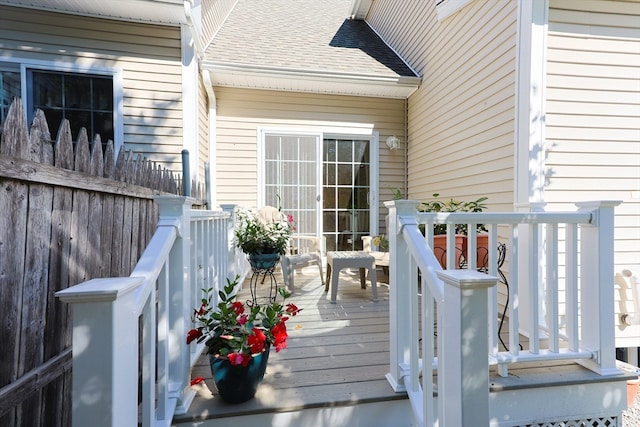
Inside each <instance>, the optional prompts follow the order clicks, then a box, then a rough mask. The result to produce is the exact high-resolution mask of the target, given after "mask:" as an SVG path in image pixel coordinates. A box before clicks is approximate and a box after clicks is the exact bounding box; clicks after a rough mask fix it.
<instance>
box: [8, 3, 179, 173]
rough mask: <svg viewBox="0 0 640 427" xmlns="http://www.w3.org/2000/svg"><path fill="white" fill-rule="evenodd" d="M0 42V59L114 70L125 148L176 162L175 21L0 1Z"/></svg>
mask: <svg viewBox="0 0 640 427" xmlns="http://www.w3.org/2000/svg"><path fill="white" fill-rule="evenodd" d="M0 48H1V50H0V61H7V60H10V61H20V62H23V63H24V62H30V61H38V62H39V63H41V64H42V62H41V61H46V62H50V63H51V64H52V65H53V64H55V65H68V66H81V67H85V68H86V69H87V70H88V71H87V72H90V70H91V67H102V68H112V69H119V70H121V72H122V85H123V87H122V94H123V100H122V110H121V111H122V114H123V118H122V120H123V124H124V148H125V149H126V150H133V151H134V152H136V153H139V154H141V155H142V156H144V157H146V158H148V159H150V160H154V161H156V162H159V163H160V164H162V165H163V166H165V167H168V168H170V169H172V170H176V171H179V170H180V169H181V167H180V151H181V149H182V145H183V141H182V102H181V99H182V82H181V79H182V74H181V73H182V69H181V59H180V29H179V28H178V27H165V26H157V25H148V24H136V23H128V22H121V21H110V20H103V19H95V18H87V17H81V16H76V15H65V14H58V13H50V12H44V11H38V10H27V9H20V8H13V7H5V6H0ZM116 112H117V110H116ZM116 138H117V137H116Z"/></svg>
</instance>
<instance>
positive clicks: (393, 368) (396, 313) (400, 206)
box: [385, 200, 418, 392]
mask: <svg viewBox="0 0 640 427" xmlns="http://www.w3.org/2000/svg"><path fill="white" fill-rule="evenodd" d="M417 205H418V202H417V201H415V200H394V201H389V202H385V206H386V207H387V208H388V209H389V230H387V233H388V235H389V352H390V354H389V372H388V373H387V375H386V378H387V381H388V382H389V384H390V385H391V387H392V388H393V390H394V391H396V392H404V391H406V387H405V385H404V381H403V379H402V376H403V375H402V369H401V366H408V365H409V362H410V355H409V350H410V348H411V334H410V328H408V327H407V325H409V324H410V322H415V321H417V319H412V318H411V311H410V310H408V309H407V307H409V306H410V304H411V299H412V298H417V297H418V295H417V288H416V286H417V284H414V286H412V285H411V281H410V276H411V275H410V274H409V273H410V271H409V269H410V265H411V263H410V261H409V258H410V257H409V249H408V247H407V243H406V242H405V241H404V239H402V238H398V236H400V234H401V231H402V223H401V217H403V216H404V217H407V216H411V217H414V218H415V215H416V206H417ZM414 220H415V219H414Z"/></svg>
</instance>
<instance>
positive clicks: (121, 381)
mask: <svg viewBox="0 0 640 427" xmlns="http://www.w3.org/2000/svg"><path fill="white" fill-rule="evenodd" d="M155 200H156V202H157V203H158V205H159V207H160V218H159V222H158V226H157V229H156V232H155V234H154V235H153V237H152V239H151V241H150V243H149V245H148V246H147V248H146V250H145V251H144V253H143V254H142V256H141V258H140V260H139V261H138V263H137V264H136V266H135V268H134V270H133V272H132V273H131V275H130V276H129V277H114V278H104V279H92V280H89V281H87V282H84V283H81V284H79V285H76V286H73V287H71V288H68V289H65V290H63V291H60V292H58V293H56V295H57V296H58V297H59V298H60V299H61V300H62V301H64V302H66V303H70V304H72V309H73V386H72V387H73V392H72V396H73V415H72V417H73V425H74V426H87V425H92V424H94V423H95V422H96V420H100V424H101V425H109V426H114V427H115V426H134V425H142V426H145V427H146V426H169V425H171V421H172V418H173V415H174V414H176V413H181V412H185V411H186V410H187V409H188V407H189V405H190V404H191V401H192V399H193V397H194V393H193V392H192V391H191V390H190V387H189V379H190V374H191V367H192V366H193V364H194V363H195V361H196V359H197V358H198V356H199V355H200V353H201V352H202V350H203V344H200V345H196V344H195V343H194V344H191V345H187V344H186V333H187V331H188V329H189V328H190V327H191V325H190V322H189V319H190V315H191V312H192V310H193V308H194V307H196V306H198V305H199V303H200V298H201V295H202V291H201V289H202V288H214V289H222V287H223V286H224V285H225V284H226V280H227V279H228V278H233V277H235V276H236V275H237V274H240V275H244V274H246V270H245V271H241V270H240V268H242V266H238V265H236V264H234V260H235V258H236V256H235V251H236V249H235V248H234V247H233V244H232V231H233V218H232V214H231V213H230V212H225V211H202V210H192V209H190V206H191V204H192V203H193V201H194V200H193V199H190V198H186V197H179V196H159V197H157V198H156V199H155ZM231 210H232V208H231ZM214 294H216V295H217V292H214ZM139 366H140V367H141V368H142V370H141V372H139V369H138V367H139ZM139 384H140V387H141V389H140V388H139ZM138 395H140V396H141V397H142V401H141V402H139V401H138Z"/></svg>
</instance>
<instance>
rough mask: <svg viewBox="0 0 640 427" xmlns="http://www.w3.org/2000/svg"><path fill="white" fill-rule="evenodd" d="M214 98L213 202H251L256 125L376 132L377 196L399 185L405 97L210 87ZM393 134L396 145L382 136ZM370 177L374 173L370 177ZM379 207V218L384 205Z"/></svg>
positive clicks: (401, 182)
mask: <svg viewBox="0 0 640 427" xmlns="http://www.w3.org/2000/svg"><path fill="white" fill-rule="evenodd" d="M214 90H215V92H216V99H217V112H218V114H217V135H216V141H217V142H216V146H217V151H216V157H217V162H216V181H217V202H218V203H237V204H240V205H243V206H248V207H251V206H255V205H256V204H257V151H256V150H257V147H256V141H257V137H258V136H257V129H258V128H270V129H281V130H290V131H296V132H329V133H331V134H332V135H337V134H340V133H345V134H353V133H354V132H357V133H359V134H363V135H371V134H372V132H374V131H378V132H379V133H380V149H379V154H380V170H379V171H380V172H379V183H380V184H379V185H380V197H379V200H380V202H383V201H386V200H390V199H391V198H392V190H391V188H392V187H401V188H402V187H403V185H404V174H405V169H404V161H405V152H404V148H405V147H406V143H405V137H404V126H405V123H404V115H405V101H404V100H399V99H381V98H365V97H347V96H332V95H315V94H308V93H304V94H303V93H293V92H275V91H262V90H247V89H232V88H225V87H216V88H214ZM389 135H396V136H398V137H399V138H400V140H401V147H400V149H399V150H393V151H391V150H389V149H388V148H387V147H386V145H385V144H384V141H385V140H386V138H387V136H389ZM373 179H375V177H373ZM381 209H384V211H382V210H381V218H384V215H386V208H381Z"/></svg>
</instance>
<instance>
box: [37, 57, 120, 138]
mask: <svg viewBox="0 0 640 427" xmlns="http://www.w3.org/2000/svg"><path fill="white" fill-rule="evenodd" d="M30 76H31V96H30V99H31V105H29V109H30V111H31V112H32V114H33V112H34V111H35V110H36V109H38V108H39V109H41V110H42V111H44V114H45V116H46V117H47V123H48V124H49V131H50V132H51V137H52V138H54V139H55V138H56V136H57V134H58V129H59V127H60V123H61V121H62V119H63V118H65V119H67V120H69V125H70V126H71V135H72V137H73V139H74V140H75V139H76V138H77V137H78V133H79V132H80V129H81V128H83V127H84V128H85V129H86V131H87V136H88V137H89V141H91V142H92V141H93V140H94V139H95V136H96V135H100V140H101V141H102V143H103V145H106V143H107V141H109V140H113V137H114V133H113V79H112V78H111V77H109V76H97V75H90V74H75V73H60V72H53V71H35V70H34V71H30Z"/></svg>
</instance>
